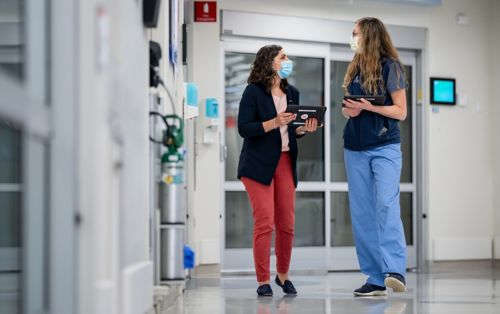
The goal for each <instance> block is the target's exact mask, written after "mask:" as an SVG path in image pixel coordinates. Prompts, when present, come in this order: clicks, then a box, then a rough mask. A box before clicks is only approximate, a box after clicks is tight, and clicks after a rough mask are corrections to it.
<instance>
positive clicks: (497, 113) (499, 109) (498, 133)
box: [490, 0, 500, 259]
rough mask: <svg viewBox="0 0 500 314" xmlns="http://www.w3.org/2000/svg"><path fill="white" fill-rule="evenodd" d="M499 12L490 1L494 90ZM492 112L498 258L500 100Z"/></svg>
mask: <svg viewBox="0 0 500 314" xmlns="http://www.w3.org/2000/svg"><path fill="white" fill-rule="evenodd" d="M499 12H500V1H495V0H492V1H491V9H490V16H491V27H490V30H491V36H490V40H491V43H492V48H491V51H490V57H491V58H490V64H491V68H490V73H491V76H492V79H491V87H492V90H496V87H497V86H500V61H499V60H498V52H499V51H500V39H499V35H498V30H500V20H499V19H498V18H497V15H498V13H499ZM491 104H492V106H493V114H492V115H491V123H492V125H493V132H492V134H493V150H494V152H493V153H494V155H493V156H494V158H493V181H494V185H493V191H494V192H493V196H494V198H493V214H494V216H493V228H494V234H495V258H497V259H500V193H499V192H500V123H499V121H500V102H499V101H492V103H491Z"/></svg>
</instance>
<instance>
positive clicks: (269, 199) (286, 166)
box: [241, 152, 295, 282]
mask: <svg viewBox="0 0 500 314" xmlns="http://www.w3.org/2000/svg"><path fill="white" fill-rule="evenodd" d="M241 181H242V182H243V184H244V185H245V189H246V191H247V193H248V198H249V199H250V203H251V205H252V208H253V220H254V226H253V257H254V263H255V272H256V273H257V281H258V282H264V281H267V280H269V279H270V272H269V266H270V253H271V238H272V233H273V230H274V227H275V226H276V233H275V246H274V247H275V249H274V251H275V253H276V259H277V263H276V264H277V265H276V268H277V270H278V273H288V268H289V266H290V258H291V256H292V245H293V227H294V223H295V185H294V181H293V173H292V163H291V160H290V154H289V153H288V152H283V153H282V154H281V158H280V161H279V163H278V167H277V168H276V172H275V173H274V178H273V180H272V182H271V185H265V184H261V183H259V182H256V181H254V180H252V179H248V178H245V177H243V178H241Z"/></svg>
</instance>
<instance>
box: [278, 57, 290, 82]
mask: <svg viewBox="0 0 500 314" xmlns="http://www.w3.org/2000/svg"><path fill="white" fill-rule="evenodd" d="M292 72H293V62H292V61H290V60H283V61H281V70H279V71H278V75H279V76H280V77H281V78H282V79H284V78H287V77H289V76H290V74H292Z"/></svg>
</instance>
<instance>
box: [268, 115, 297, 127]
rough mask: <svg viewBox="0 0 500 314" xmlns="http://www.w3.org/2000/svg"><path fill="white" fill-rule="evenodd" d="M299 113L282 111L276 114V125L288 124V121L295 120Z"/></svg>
mask: <svg viewBox="0 0 500 314" xmlns="http://www.w3.org/2000/svg"><path fill="white" fill-rule="evenodd" d="M296 117H297V115H296V114H295V113H291V112H282V113H280V114H278V115H277V116H276V118H274V119H275V122H276V127H280V126H283V125H287V124H288V123H290V122H292V121H293V120H295V118H296Z"/></svg>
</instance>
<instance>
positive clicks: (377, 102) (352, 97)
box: [342, 95, 385, 107]
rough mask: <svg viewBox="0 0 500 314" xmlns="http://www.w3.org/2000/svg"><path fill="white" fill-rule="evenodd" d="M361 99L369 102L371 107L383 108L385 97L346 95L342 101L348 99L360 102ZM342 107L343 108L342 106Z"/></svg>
mask: <svg viewBox="0 0 500 314" xmlns="http://www.w3.org/2000/svg"><path fill="white" fill-rule="evenodd" d="M361 98H364V99H366V100H367V101H369V102H371V103H372V105H375V106H384V101H385V96H372V95H347V96H344V99H350V100H356V101H360V99H361ZM342 107H345V106H344V104H342Z"/></svg>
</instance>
